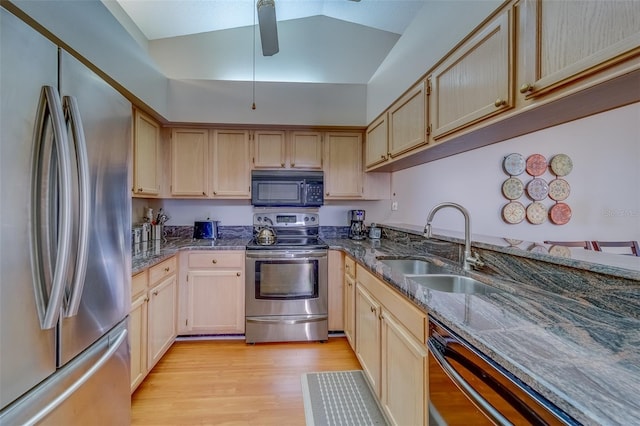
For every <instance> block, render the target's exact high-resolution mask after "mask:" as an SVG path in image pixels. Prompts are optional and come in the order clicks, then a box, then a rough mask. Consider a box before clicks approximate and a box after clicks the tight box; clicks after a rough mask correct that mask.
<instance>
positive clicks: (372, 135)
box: [365, 112, 389, 169]
mask: <svg viewBox="0 0 640 426" xmlns="http://www.w3.org/2000/svg"><path fill="white" fill-rule="evenodd" d="M387 122H388V121H387V113H386V112H385V113H384V114H382V115H381V116H380V117H378V118H377V119H376V120H375V121H374V122H373V123H371V125H370V126H369V127H367V133H366V140H365V165H366V167H367V169H368V168H370V167H373V166H376V165H378V164H380V163H383V162H385V161H387V159H388V147H387V141H388V138H389V133H388V129H389V127H388V125H387Z"/></svg>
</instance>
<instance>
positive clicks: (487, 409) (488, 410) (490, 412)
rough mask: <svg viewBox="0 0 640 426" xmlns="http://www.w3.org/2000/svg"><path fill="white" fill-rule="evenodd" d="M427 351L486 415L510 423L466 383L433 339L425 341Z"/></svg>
mask: <svg viewBox="0 0 640 426" xmlns="http://www.w3.org/2000/svg"><path fill="white" fill-rule="evenodd" d="M427 346H428V347H429V351H430V352H431V354H432V355H433V357H434V358H435V360H436V361H437V362H438V364H439V365H440V367H441V368H442V369H443V370H444V372H445V373H446V374H447V376H449V378H450V379H451V380H452V381H453V382H454V383H455V384H456V385H457V386H458V387H459V388H460V389H461V390H462V391H463V392H464V393H465V394H466V395H467V396H468V397H469V399H471V401H472V402H473V403H474V404H475V405H476V406H477V407H478V408H480V409H481V410H482V411H483V412H484V413H485V414H486V415H487V416H488V417H490V418H491V420H492V421H494V422H495V423H496V424H499V425H512V423H511V422H510V421H509V420H507V418H506V417H504V416H503V415H502V414H500V413H499V412H498V410H496V409H495V408H494V407H493V406H492V405H491V404H489V402H488V401H487V400H486V399H484V398H483V397H482V396H481V395H480V394H479V393H478V392H476V390H475V389H474V388H473V387H471V385H469V383H467V381H466V380H465V379H464V378H463V377H462V376H461V375H460V374H459V373H458V372H457V371H456V370H455V369H454V368H453V367H452V366H451V364H449V362H447V360H446V359H445V357H444V355H443V354H442V352H440V350H439V349H438V347H437V346H436V345H435V344H434V343H433V339H429V340H428V341H427Z"/></svg>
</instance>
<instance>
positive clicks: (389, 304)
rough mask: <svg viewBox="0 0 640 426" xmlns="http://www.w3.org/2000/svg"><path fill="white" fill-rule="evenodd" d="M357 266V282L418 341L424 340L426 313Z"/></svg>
mask: <svg viewBox="0 0 640 426" xmlns="http://www.w3.org/2000/svg"><path fill="white" fill-rule="evenodd" d="M357 268H358V271H357V277H358V283H360V284H362V286H363V287H365V288H366V289H367V290H368V291H369V292H370V293H371V294H372V295H373V297H375V298H376V299H377V300H378V301H379V302H380V303H381V304H382V305H383V307H384V308H383V309H385V310H386V311H388V312H389V313H391V315H393V316H394V317H396V318H397V319H398V321H400V323H402V325H404V326H405V327H406V328H407V330H408V331H409V332H410V333H411V334H413V335H414V336H415V337H416V338H417V339H418V340H420V342H423V343H424V342H426V334H425V333H426V322H427V315H426V314H425V313H424V312H423V311H421V310H420V309H418V308H417V307H416V306H414V305H413V304H412V303H411V302H409V301H408V300H406V299H405V298H404V297H403V296H401V295H400V294H398V293H397V292H396V291H395V290H393V289H392V288H391V287H389V285H388V284H386V283H384V282H382V281H380V280H379V279H378V278H376V277H375V276H374V275H372V274H371V273H370V272H369V271H367V270H366V269H364V268H363V267H362V266H359V265H358V267H357Z"/></svg>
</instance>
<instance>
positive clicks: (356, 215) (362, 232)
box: [349, 210, 367, 240]
mask: <svg viewBox="0 0 640 426" xmlns="http://www.w3.org/2000/svg"><path fill="white" fill-rule="evenodd" d="M349 221H350V222H351V225H350V226H349V238H351V239H352V240H364V239H365V237H366V235H367V229H366V227H365V226H364V210H349Z"/></svg>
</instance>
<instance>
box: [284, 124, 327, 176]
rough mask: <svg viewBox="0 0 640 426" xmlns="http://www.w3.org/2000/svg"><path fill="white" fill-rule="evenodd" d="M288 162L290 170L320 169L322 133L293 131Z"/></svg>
mask: <svg viewBox="0 0 640 426" xmlns="http://www.w3.org/2000/svg"><path fill="white" fill-rule="evenodd" d="M290 136H291V138H290V144H289V146H290V152H289V156H290V159H289V162H290V164H289V165H290V166H291V168H292V169H321V168H322V133H321V132H302V131H293V132H291V134H290Z"/></svg>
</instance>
